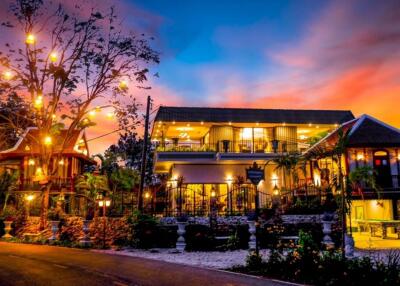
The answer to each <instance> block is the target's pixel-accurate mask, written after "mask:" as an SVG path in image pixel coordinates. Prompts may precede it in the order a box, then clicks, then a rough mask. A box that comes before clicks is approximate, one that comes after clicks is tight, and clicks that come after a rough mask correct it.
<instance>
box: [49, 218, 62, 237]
mask: <svg viewBox="0 0 400 286" xmlns="http://www.w3.org/2000/svg"><path fill="white" fill-rule="evenodd" d="M50 224H51V237H50V238H49V240H50V241H55V240H56V239H57V232H58V225H59V224H60V221H59V220H52V221H50Z"/></svg>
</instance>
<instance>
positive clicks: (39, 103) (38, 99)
mask: <svg viewBox="0 0 400 286" xmlns="http://www.w3.org/2000/svg"><path fill="white" fill-rule="evenodd" d="M34 106H35V108H41V107H42V106H43V96H41V95H38V96H37V97H36V99H35V102H34Z"/></svg>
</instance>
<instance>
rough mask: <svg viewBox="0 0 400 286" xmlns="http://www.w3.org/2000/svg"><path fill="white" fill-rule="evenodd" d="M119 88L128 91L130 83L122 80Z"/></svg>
mask: <svg viewBox="0 0 400 286" xmlns="http://www.w3.org/2000/svg"><path fill="white" fill-rule="evenodd" d="M119 88H120V89H122V90H126V89H128V82H127V81H126V80H121V81H120V82H119Z"/></svg>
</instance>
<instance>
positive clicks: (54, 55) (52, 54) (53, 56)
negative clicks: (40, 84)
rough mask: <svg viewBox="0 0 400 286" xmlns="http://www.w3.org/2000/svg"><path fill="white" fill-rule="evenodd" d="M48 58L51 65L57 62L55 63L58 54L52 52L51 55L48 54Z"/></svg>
mask: <svg viewBox="0 0 400 286" xmlns="http://www.w3.org/2000/svg"><path fill="white" fill-rule="evenodd" d="M49 58H50V61H51V62H52V63H55V62H57V61H58V54H57V52H52V53H51V54H50V56H49Z"/></svg>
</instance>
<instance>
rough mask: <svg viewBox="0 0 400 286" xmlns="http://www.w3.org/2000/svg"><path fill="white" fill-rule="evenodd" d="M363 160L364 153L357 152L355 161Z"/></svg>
mask: <svg viewBox="0 0 400 286" xmlns="http://www.w3.org/2000/svg"><path fill="white" fill-rule="evenodd" d="M363 160H364V154H363V153H361V152H359V153H357V161H363Z"/></svg>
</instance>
